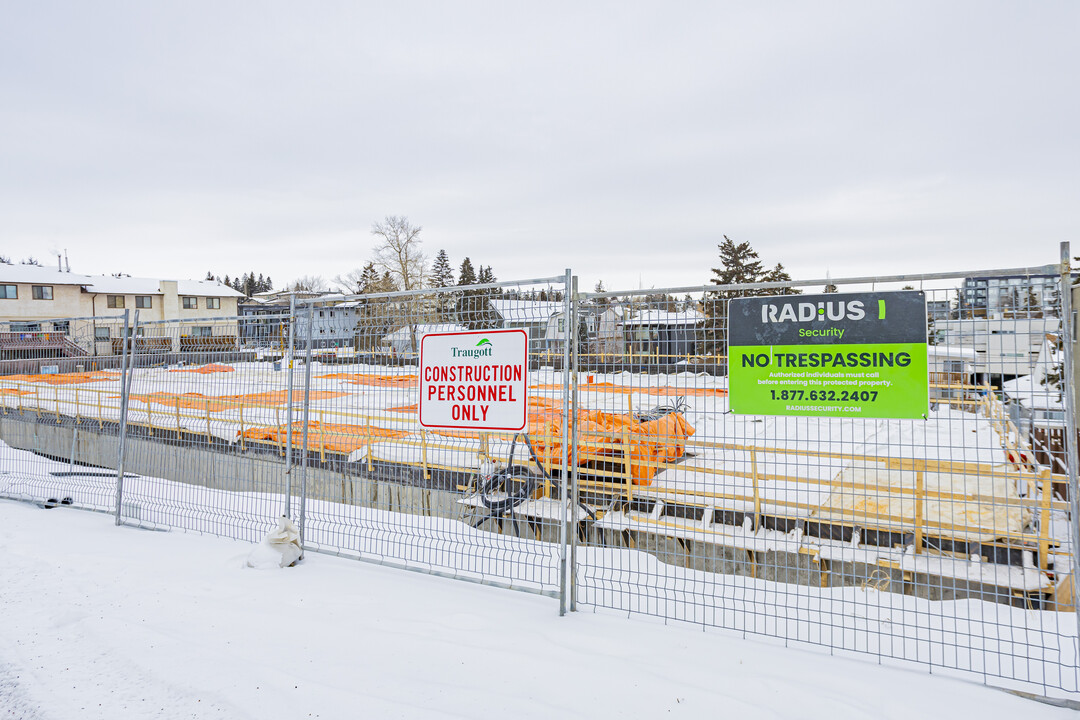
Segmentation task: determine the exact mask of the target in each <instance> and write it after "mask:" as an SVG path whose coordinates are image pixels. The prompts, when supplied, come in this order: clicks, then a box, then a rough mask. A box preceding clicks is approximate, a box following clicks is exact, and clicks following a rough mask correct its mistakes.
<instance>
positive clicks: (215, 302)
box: [206, 297, 221, 310]
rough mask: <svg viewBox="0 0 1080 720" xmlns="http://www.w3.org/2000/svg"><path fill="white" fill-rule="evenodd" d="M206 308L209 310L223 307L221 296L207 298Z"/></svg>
mask: <svg viewBox="0 0 1080 720" xmlns="http://www.w3.org/2000/svg"><path fill="white" fill-rule="evenodd" d="M206 309H207V310H220V309H221V298H210V297H208V298H206Z"/></svg>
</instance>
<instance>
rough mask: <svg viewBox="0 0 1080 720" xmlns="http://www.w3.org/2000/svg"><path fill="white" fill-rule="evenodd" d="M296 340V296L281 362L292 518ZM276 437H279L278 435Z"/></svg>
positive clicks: (288, 506) (287, 489)
mask: <svg viewBox="0 0 1080 720" xmlns="http://www.w3.org/2000/svg"><path fill="white" fill-rule="evenodd" d="M295 340H296V294H295V293H293V294H292V295H290V296H289V347H288V349H287V350H286V351H285V353H284V356H283V357H282V358H281V359H282V360H287V362H286V363H285V369H286V371H287V372H288V373H289V378H288V390H286V392H285V394H286V398H285V517H287V518H291V517H292V471H293V447H292V426H293V413H292V411H293V346H294V343H295ZM278 437H281V436H280V435H279V436H278Z"/></svg>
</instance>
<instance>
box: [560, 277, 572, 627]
mask: <svg viewBox="0 0 1080 720" xmlns="http://www.w3.org/2000/svg"><path fill="white" fill-rule="evenodd" d="M570 312H571V307H570V269H569V268H567V270H566V275H565V277H564V279H563V333H564V334H563V361H562V367H563V392H562V396H563V411H562V424H561V427H560V433H561V438H562V442H561V443H560V444H559V447H560V453H561V456H560V458H559V459H560V463H559V464H560V465H561V466H562V478H561V480H562V492H561V493H559V496H560V497H559V502H560V503H561V504H562V522H561V523H560V527H559V617H562V616H563V615H565V614H566V594H567V593H566V588H567V576H566V571H567V567H566V556H567V547H566V541H567V536H568V535H569V532H568V526H569V523H570V519H569V518H570V517H571V516H572V510H571V508H570V492H569V490H570V486H569V478H568V477H567V476H568V473H567V470H568V468H569V467H570V462H569V454H568V453H569V450H570V445H569V442H568V440H569V435H570V433H569V432H568V430H567V425H566V423H567V420H568V419H569V414H570V412H572V411H573V408H572V407H571V406H570V374H571V372H572V368H571V367H570V342H571V338H573V337H574V336H573V334H572V329H573V328H572V324H573V318H572V317H571V314H570Z"/></svg>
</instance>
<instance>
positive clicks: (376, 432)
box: [237, 422, 409, 453]
mask: <svg viewBox="0 0 1080 720" xmlns="http://www.w3.org/2000/svg"><path fill="white" fill-rule="evenodd" d="M303 432H304V423H302V422H301V423H293V442H294V443H296V444H297V445H299V444H300V443H301V442H302V441H303V437H304V436H303ZM287 433H288V426H287V425H280V426H277V427H255V428H250V429H248V430H245V431H244V433H243V434H244V437H246V438H249V439H251V440H269V441H271V442H275V443H278V444H282V443H284V442H285V439H286V434H287ZM239 434H240V433H237V435H239ZM408 434H409V433H408V432H406V431H404V430H388V429H386V428H380V427H374V426H372V425H340V424H334V423H318V422H310V423H308V439H307V448H308V450H321V449H326V450H331V451H333V452H340V453H350V452H352V451H354V450H359V449H360V448H362V447H364V446H365V445H367V444H368V443H371V442H373V441H376V440H387V439H390V440H393V439H397V438H403V437H405V436H406V435H408Z"/></svg>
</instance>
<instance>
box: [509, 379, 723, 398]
mask: <svg viewBox="0 0 1080 720" xmlns="http://www.w3.org/2000/svg"><path fill="white" fill-rule="evenodd" d="M530 389H532V390H556V391H561V390H562V389H563V387H562V385H532V386H530ZM578 391H579V392H602V393H632V392H633V393H640V394H642V395H656V396H659V397H727V389H726V388H679V387H630V386H628V385H615V384H614V383H606V382H605V383H581V384H579V385H578Z"/></svg>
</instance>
